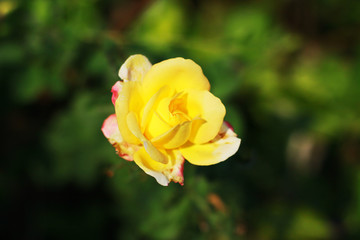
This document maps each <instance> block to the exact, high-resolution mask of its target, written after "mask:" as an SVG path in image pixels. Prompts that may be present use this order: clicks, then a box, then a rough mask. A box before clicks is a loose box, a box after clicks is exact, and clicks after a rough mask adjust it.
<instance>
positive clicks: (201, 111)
mask: <svg viewBox="0 0 360 240" xmlns="http://www.w3.org/2000/svg"><path fill="white" fill-rule="evenodd" d="M187 92H188V94H187V107H186V109H187V111H188V115H189V116H190V117H191V118H195V117H200V118H201V119H203V120H205V123H204V122H202V123H201V122H199V124H197V126H194V127H193V129H192V130H191V136H190V138H189V140H190V141H191V142H193V143H196V144H202V143H206V142H208V141H210V140H211V139H213V138H214V137H215V136H216V135H217V134H218V132H219V130H220V127H221V125H222V122H223V120H224V116H225V112H226V110H225V107H224V105H223V104H222V102H221V100H220V99H219V98H217V97H215V96H214V95H213V94H212V93H210V92H209V91H199V90H192V89H191V90H188V91H187Z"/></svg>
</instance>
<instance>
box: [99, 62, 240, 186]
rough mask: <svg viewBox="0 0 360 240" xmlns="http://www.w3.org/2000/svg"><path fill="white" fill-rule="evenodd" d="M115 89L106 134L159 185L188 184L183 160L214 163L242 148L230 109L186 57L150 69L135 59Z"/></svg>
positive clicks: (122, 72) (122, 70) (124, 69)
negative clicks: (227, 120)
mask: <svg viewBox="0 0 360 240" xmlns="http://www.w3.org/2000/svg"><path fill="white" fill-rule="evenodd" d="M119 77H120V78H121V79H122V80H123V81H118V82H116V84H115V85H114V86H113V88H112V93H113V96H112V102H113V104H114V106H115V114H112V115H110V116H109V117H108V118H107V119H106V120H105V121H104V124H103V126H102V131H103V133H104V135H105V137H106V138H108V140H109V142H110V143H111V144H112V145H113V146H114V147H115V148H116V150H117V152H118V154H119V155H120V156H121V157H122V158H124V159H126V160H128V161H132V160H133V161H135V163H136V164H137V165H138V166H139V167H140V168H141V169H142V170H144V172H145V173H147V174H149V175H151V176H153V177H154V178H155V179H156V181H157V182H158V183H159V184H161V185H164V186H167V185H168V183H169V182H170V181H174V182H179V183H180V184H183V182H184V177H183V163H184V159H186V160H187V161H189V162H190V163H192V164H194V165H203V166H204V165H212V164H216V163H219V162H221V161H224V160H226V159H227V158H229V157H230V156H232V155H233V154H235V153H236V152H237V150H238V148H239V146H240V139H239V138H237V137H236V136H237V135H236V134H235V133H234V132H233V130H232V128H231V127H230V126H229V125H228V124H227V123H225V122H224V116H225V107H224V105H223V104H222V102H221V101H220V99H219V98H217V97H215V96H214V95H213V94H212V93H210V91H209V90H210V84H209V81H208V80H207V78H206V77H205V76H204V74H203V72H202V70H201V68H200V66H198V65H197V64H196V63H195V62H193V61H192V60H188V59H183V58H172V59H168V60H165V61H163V62H160V63H157V64H155V65H151V63H150V62H149V60H148V59H147V58H146V57H145V56H143V55H133V56H130V57H129V58H128V59H127V60H126V61H125V63H124V64H123V65H122V66H121V68H120V70H119Z"/></svg>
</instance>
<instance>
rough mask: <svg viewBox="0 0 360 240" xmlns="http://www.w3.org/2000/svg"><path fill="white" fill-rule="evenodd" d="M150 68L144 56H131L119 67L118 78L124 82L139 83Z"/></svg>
mask: <svg viewBox="0 0 360 240" xmlns="http://www.w3.org/2000/svg"><path fill="white" fill-rule="evenodd" d="M150 68H151V63H150V62H149V60H148V59H147V58H146V57H145V56H143V55H141V54H136V55H132V56H130V57H129V58H128V59H127V60H126V61H125V63H124V64H123V65H122V66H121V67H120V69H119V77H120V78H121V79H123V80H124V81H139V82H141V81H142V80H143V78H144V76H145V74H146V73H147V72H148V71H149V70H150Z"/></svg>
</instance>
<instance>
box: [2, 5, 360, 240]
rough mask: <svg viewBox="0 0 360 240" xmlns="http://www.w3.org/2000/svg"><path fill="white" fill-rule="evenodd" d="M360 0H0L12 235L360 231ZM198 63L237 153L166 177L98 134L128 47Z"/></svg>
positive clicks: (328, 234)
mask: <svg viewBox="0 0 360 240" xmlns="http://www.w3.org/2000/svg"><path fill="white" fill-rule="evenodd" d="M359 16H360V2H359V1H351V0H349V1H345V2H344V1H340V0H333V1H310V0H302V1H301V0H291V1H287V0H280V1H270V0H258V1H251V0H247V1H235V0H226V1H215V0H210V1H209V0H208V1H205V0H193V1H191V0H185V1H180V0H156V1H155V0H154V1H148V0H139V1H130V0H123V1H116V0H102V1H99V0H87V1H85V0H83V1H71V0H32V1H26V0H13V1H12V0H1V1H0V74H1V75H0V76H1V95H0V96H1V101H2V103H3V104H1V109H2V113H3V115H2V120H4V123H5V126H3V129H4V130H3V131H4V133H3V136H4V137H5V143H4V144H3V148H4V150H5V151H4V152H5V157H4V158H2V159H4V160H5V161H1V165H0V186H1V187H0V199H1V200H0V203H1V205H0V206H1V210H0V212H1V223H0V226H1V227H2V228H1V233H0V236H1V235H3V236H2V237H1V238H2V239H8V238H9V236H12V237H11V238H9V239H79V238H80V239H83V238H90V239H360V228H359V226H360V162H359V160H360V111H359V109H360V101H359V96H360V35H359V32H360V30H359V29H360V18H359ZM135 53H142V54H144V55H146V56H148V58H149V59H150V61H151V62H153V63H156V62H158V61H161V60H164V59H167V58H171V57H177V56H181V57H184V58H191V59H193V60H194V61H195V62H197V63H198V64H199V65H200V66H202V68H203V71H204V73H205V75H206V76H207V77H208V79H209V81H210V83H211V85H212V89H211V91H212V92H213V93H214V94H215V95H216V96H218V97H220V98H221V99H222V101H223V102H224V104H225V106H226V107H227V116H226V120H227V121H229V122H230V123H231V124H232V125H233V126H234V128H235V131H236V132H237V133H238V134H239V136H240V138H242V145H241V147H240V150H239V152H238V153H237V154H236V155H235V156H234V157H232V158H231V159H229V160H227V161H225V162H223V163H221V164H218V165H215V166H209V167H197V166H192V165H190V164H188V163H185V171H184V174H185V186H183V187H182V186H180V185H178V184H174V183H172V184H170V185H169V186H168V187H162V186H160V185H158V184H157V183H156V182H155V181H154V179H153V178H151V177H149V176H147V175H146V174H145V173H143V172H142V171H141V170H140V169H139V168H138V167H137V166H135V165H134V163H132V162H127V161H125V160H122V159H121V158H119V157H118V156H117V155H116V154H115V151H114V149H113V147H112V146H111V145H110V144H109V143H108V142H107V141H106V139H105V138H104V137H103V135H102V133H101V131H100V128H101V125H102V122H103V120H104V119H105V118H106V117H107V116H108V115H109V114H112V113H113V112H114V109H113V106H112V104H111V101H110V98H111V95H110V89H111V86H112V85H113V84H114V83H115V82H116V81H117V80H118V77H117V71H118V69H119V67H120V66H121V64H122V63H123V62H124V60H125V59H126V58H127V57H128V56H129V55H131V54H135Z"/></svg>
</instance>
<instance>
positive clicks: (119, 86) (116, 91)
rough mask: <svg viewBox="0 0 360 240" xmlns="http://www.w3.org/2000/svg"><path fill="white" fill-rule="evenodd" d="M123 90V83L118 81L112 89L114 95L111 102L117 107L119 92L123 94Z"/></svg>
mask: <svg viewBox="0 0 360 240" xmlns="http://www.w3.org/2000/svg"><path fill="white" fill-rule="evenodd" d="M121 89H122V83H121V82H120V81H117V82H116V83H115V84H114V86H112V88H111V93H112V97H111V101H112V103H113V104H114V105H115V102H116V99H117V98H118V96H119V92H121Z"/></svg>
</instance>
